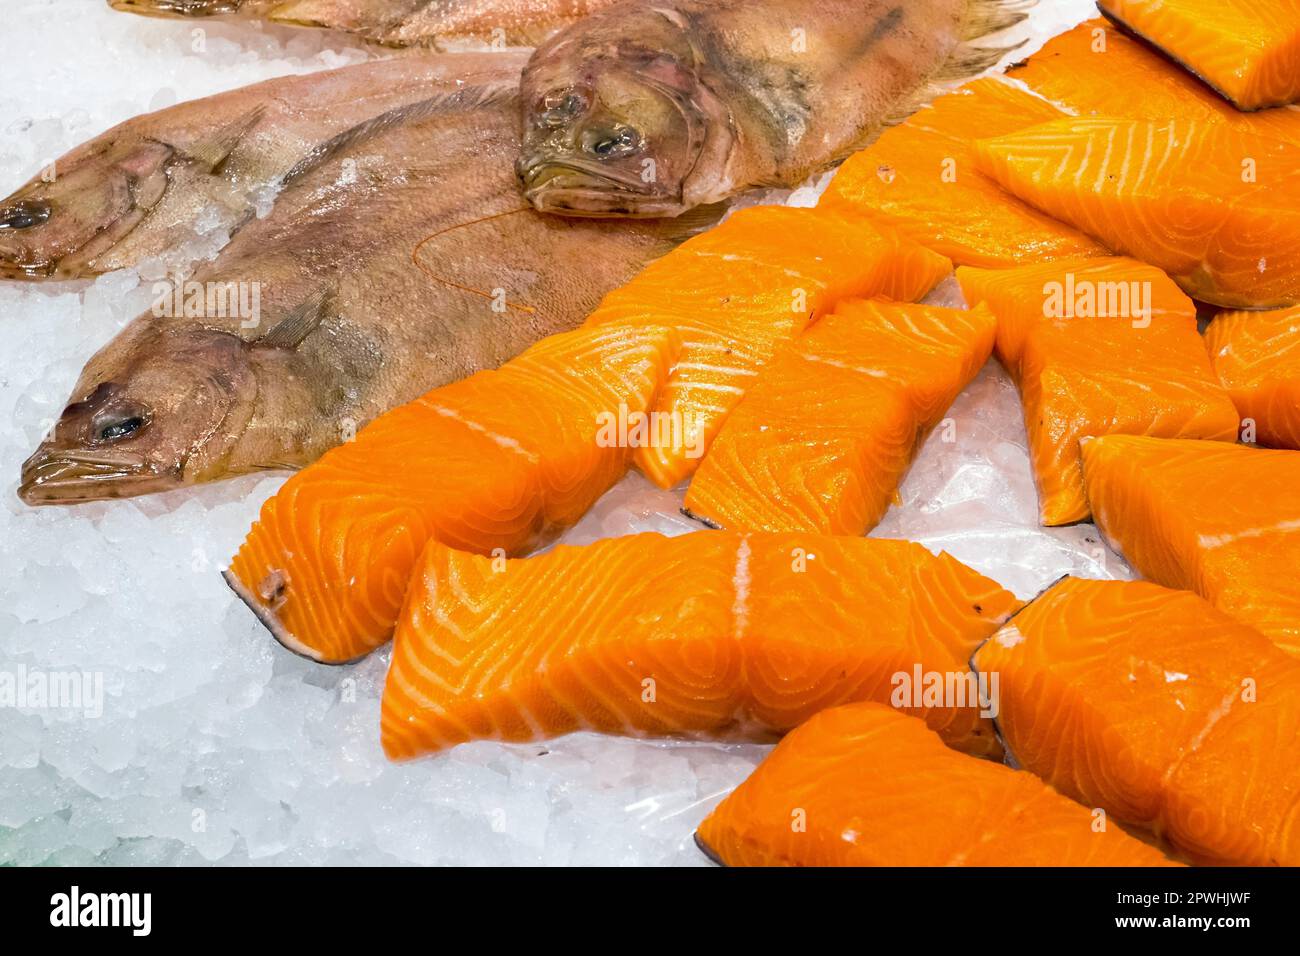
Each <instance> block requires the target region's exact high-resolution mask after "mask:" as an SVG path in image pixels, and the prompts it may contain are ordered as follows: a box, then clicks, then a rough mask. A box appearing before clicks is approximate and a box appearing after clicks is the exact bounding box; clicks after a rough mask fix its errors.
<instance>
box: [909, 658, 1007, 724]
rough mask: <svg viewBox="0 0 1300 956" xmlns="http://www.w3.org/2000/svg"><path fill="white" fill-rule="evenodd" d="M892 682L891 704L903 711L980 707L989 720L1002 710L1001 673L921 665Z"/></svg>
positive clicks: (913, 667)
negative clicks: (942, 669) (924, 666)
mask: <svg viewBox="0 0 1300 956" xmlns="http://www.w3.org/2000/svg"><path fill="white" fill-rule="evenodd" d="M889 683H890V686H891V687H893V690H892V691H891V692H890V695H889V702H890V704H892V705H893V706H894V707H896V708H898V709H900V710H901V709H904V708H925V709H927V710H933V709H940V708H942V709H960V708H966V707H979V708H980V716H981V717H986V718H988V719H989V720H995V719H997V716H998V713H999V712H1000V711H1001V707H1000V705H999V692H998V688H999V685H1000V681H999V677H998V673H997V671H992V672H987V671H981V672H979V673H975V672H974V671H927V670H924V669H923V668H922V667H921V665H920V664H919V663H918V664H914V665H913V666H912V670H911V671H896V672H895V673H894V674H893V676H892V677H890V679H889Z"/></svg>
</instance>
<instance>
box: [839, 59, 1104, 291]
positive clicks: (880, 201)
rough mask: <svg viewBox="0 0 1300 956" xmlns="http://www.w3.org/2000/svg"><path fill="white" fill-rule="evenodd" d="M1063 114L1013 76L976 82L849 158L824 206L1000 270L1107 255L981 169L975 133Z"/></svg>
mask: <svg viewBox="0 0 1300 956" xmlns="http://www.w3.org/2000/svg"><path fill="white" fill-rule="evenodd" d="M1063 115H1065V114H1064V113H1062V111H1061V110H1059V109H1057V108H1056V107H1054V106H1053V105H1052V104H1051V103H1049V102H1047V101H1046V100H1045V99H1043V98H1042V97H1040V96H1035V95H1034V94H1032V93H1027V92H1025V91H1024V90H1022V89H1019V88H1017V87H1015V86H1013V85H1011V84H1009V83H1004V82H1003V81H1001V80H998V79H983V80H976V81H975V82H974V83H970V84H968V85H966V86H964V87H962V88H961V89H959V90H955V91H954V92H952V93H949V94H947V95H945V96H941V97H939V98H938V99H937V100H935V102H934V104H933V105H932V106H931V107H930V108H929V109H924V110H921V111H920V112H919V113H917V114H915V115H914V116H912V117H911V118H910V119H909V120H908V121H907V122H905V123H903V124H902V125H901V126H894V127H891V128H890V129H887V130H885V132H884V133H883V134H881V136H880V138H879V139H878V140H877V141H876V142H875V143H874V144H873V145H871V146H870V147H868V148H867V149H864V150H861V151H860V152H857V153H855V154H854V155H852V156H850V157H849V159H848V160H847V161H846V162H845V163H844V165H843V166H842V167H841V168H840V171H839V172H838V173H836V174H835V178H834V179H832V180H831V183H830V186H828V187H827V189H826V192H825V193H823V194H822V198H821V202H820V203H819V208H824V209H836V210H841V211H843V212H844V213H846V214H853V215H865V216H869V217H871V218H872V219H875V220H880V221H883V222H886V223H888V224H889V225H892V226H894V227H895V228H897V229H898V230H899V231H900V232H902V233H903V234H904V235H906V236H908V237H910V238H912V239H915V240H916V241H917V242H919V243H920V244H921V245H923V246H926V247H927V248H929V249H933V250H934V251H936V252H939V253H942V254H943V255H945V256H947V257H948V258H950V259H951V260H952V261H953V262H955V263H957V264H958V265H973V266H985V267H988V268H994V269H998V268H1005V267H1007V266H1013V265H1019V264H1021V263H1026V262H1040V261H1042V260H1044V259H1059V258H1062V257H1064V256H1093V255H1105V253H1106V250H1105V249H1104V248H1103V247H1102V246H1101V245H1100V244H1099V243H1098V242H1097V241H1096V240H1094V239H1091V238H1089V237H1088V236H1085V235H1084V234H1083V233H1081V232H1079V231H1078V230H1077V229H1075V228H1073V227H1072V226H1067V225H1065V224H1064V223H1062V222H1058V221H1057V220H1055V219H1052V218H1051V217H1050V216H1047V215H1044V214H1043V213H1041V212H1039V211H1038V210H1037V209H1035V208H1033V207H1032V206H1030V205H1028V204H1027V203H1024V202H1021V201H1020V200H1019V199H1017V198H1016V197H1014V196H1012V195H1011V194H1009V193H1007V192H1006V191H1005V190H1003V189H1002V187H1001V186H999V185H998V184H997V183H995V182H994V181H993V180H991V179H990V178H989V177H987V176H985V175H984V174H983V173H982V172H980V171H979V170H978V169H977V168H976V166H975V155H974V143H975V141H976V140H977V139H983V138H986V137H989V136H1001V135H1003V134H1005V133H1013V132H1015V131H1017V130H1021V129H1025V128H1027V127H1030V126H1037V125H1039V124H1041V123H1046V122H1048V121H1049V120H1054V119H1059V118H1060V117H1061V116H1063Z"/></svg>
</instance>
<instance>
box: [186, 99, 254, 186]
mask: <svg viewBox="0 0 1300 956" xmlns="http://www.w3.org/2000/svg"><path fill="white" fill-rule="evenodd" d="M265 112H266V107H265V106H261V105H259V106H255V107H253V108H252V109H251V110H249V111H248V112H247V113H245V114H244V115H243V116H240V117H238V118H236V119H235V120H234V121H233V122H230V123H227V124H226V125H225V126H222V127H221V128H219V129H217V130H216V131H215V132H213V133H212V135H210V136H208V137H206V138H204V139H202V140H200V141H199V142H197V143H194V144H193V145H191V146H187V147H185V148H184V149H183V150H182V152H184V153H185V155H186V156H189V157H191V158H193V159H197V160H198V161H199V162H201V163H203V164H204V165H205V166H207V167H208V169H209V170H210V171H211V172H214V173H215V172H218V171H219V170H220V169H221V166H222V164H223V163H225V161H226V160H227V159H229V158H230V154H231V153H232V152H234V150H235V147H236V146H238V145H239V142H240V140H242V139H243V138H244V137H245V136H247V135H248V133H249V131H250V130H252V128H253V127H254V126H256V125H257V123H258V121H259V120H260V119H261V118H262V114H263V113H265Z"/></svg>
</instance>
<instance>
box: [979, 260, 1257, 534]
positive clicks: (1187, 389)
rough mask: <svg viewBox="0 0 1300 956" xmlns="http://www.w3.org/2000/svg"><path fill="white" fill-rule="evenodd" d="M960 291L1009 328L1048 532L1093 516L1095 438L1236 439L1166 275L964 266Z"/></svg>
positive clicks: (1138, 269)
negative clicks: (1083, 467)
mask: <svg viewBox="0 0 1300 956" xmlns="http://www.w3.org/2000/svg"><path fill="white" fill-rule="evenodd" d="M957 280H958V282H959V283H960V284H961V288H962V292H963V293H964V294H965V296H966V300H967V301H968V302H972V303H975V302H985V303H988V305H989V306H990V307H991V308H992V309H993V312H994V314H995V315H997V317H998V333H997V346H996V352H997V356H998V359H999V361H1001V362H1002V364H1003V365H1004V366H1005V367H1006V368H1007V370H1008V372H1009V373H1010V374H1011V376H1012V378H1013V379H1015V381H1016V384H1017V387H1018V388H1019V389H1020V398H1021V403H1022V404H1023V406H1024V412H1025V428H1026V430H1027V432H1028V436H1029V452H1030V458H1031V460H1032V462H1033V466H1034V480H1035V483H1036V484H1037V486H1038V493H1039V517H1040V519H1041V520H1042V522H1043V524H1045V525H1064V524H1070V523H1073V522H1077V521H1083V520H1086V519H1087V517H1088V515H1089V509H1088V502H1087V500H1086V499H1085V497H1084V492H1083V478H1082V474H1081V472H1080V467H1079V442H1080V440H1081V439H1083V438H1087V437H1091V436H1097V435H1110V434H1132V435H1159V436H1163V437H1168V438H1205V439H1213V440H1218V441H1225V442H1230V441H1234V440H1235V439H1236V437H1237V425H1238V419H1237V412H1236V409H1235V408H1234V406H1233V404H1232V401H1231V399H1230V398H1229V397H1228V394H1227V392H1226V391H1225V390H1224V389H1223V388H1222V387H1220V385H1219V383H1218V381H1217V379H1216V378H1215V376H1214V372H1213V370H1212V369H1211V367H1210V363H1209V362H1208V360H1207V359H1206V356H1205V354H1204V351H1205V349H1204V345H1203V343H1202V341H1201V337H1200V336H1199V335H1198V334H1197V327H1196V308H1195V306H1194V305H1193V304H1192V302H1191V301H1189V300H1188V298H1187V297H1186V296H1185V295H1183V294H1182V293H1181V292H1180V291H1179V290H1178V287H1177V286H1175V285H1174V284H1173V283H1172V282H1171V281H1170V280H1169V278H1168V277H1167V276H1165V275H1164V273H1162V272H1161V271H1160V270H1159V269H1153V268H1152V267H1150V266H1146V265H1143V264H1142V263H1140V262H1135V261H1133V260H1132V259H1122V258H1105V259H1069V260H1058V261H1056V262H1051V263H1044V264H1042V265H1033V266H1022V267H1020V268H1017V269H1007V270H998V271H992V270H985V269H974V268H969V267H963V268H961V269H958V270H957ZM1147 312H1149V315H1148V314H1146V313H1147Z"/></svg>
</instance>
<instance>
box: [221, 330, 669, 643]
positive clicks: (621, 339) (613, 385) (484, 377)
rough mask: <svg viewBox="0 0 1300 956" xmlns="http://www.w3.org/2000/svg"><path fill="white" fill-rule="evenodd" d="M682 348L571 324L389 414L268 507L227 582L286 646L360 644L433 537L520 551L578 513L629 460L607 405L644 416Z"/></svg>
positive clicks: (389, 620) (646, 334)
mask: <svg viewBox="0 0 1300 956" xmlns="http://www.w3.org/2000/svg"><path fill="white" fill-rule="evenodd" d="M676 353H677V339H676V336H675V334H674V333H673V332H672V331H671V330H668V329H662V328H654V327H651V326H640V327H626V326H602V327H599V328H593V329H586V330H579V331H576V332H569V333H564V334H560V335H555V336H551V337H550V338H547V339H544V340H543V341H541V342H539V343H538V344H537V345H535V346H533V347H532V348H531V349H529V350H528V351H526V352H525V353H524V354H523V355H521V356H519V357H518V358H516V359H514V360H512V361H510V362H508V363H506V364H505V365H504V366H503V367H502V368H500V369H498V370H496V371H486V372H480V373H478V374H476V375H473V376H471V377H469V378H467V379H464V380H462V381H460V382H456V383H453V384H451V385H447V386H444V387H442V388H438V389H434V390H433V391H431V392H429V393H428V394H426V395H425V396H423V397H422V398H420V399H418V400H416V401H414V402H410V403H408V404H406V405H403V406H401V407H399V408H396V409H394V410H393V411H391V412H389V413H388V414H386V415H382V416H380V417H379V418H378V419H376V420H375V421H374V422H373V423H371V424H370V425H369V426H368V427H366V428H364V429H362V431H361V432H360V434H358V435H357V437H356V440H355V441H353V442H349V443H346V444H343V445H340V446H338V447H337V448H335V449H334V450H333V451H331V452H329V453H328V454H326V455H325V456H324V457H323V458H322V459H321V460H320V461H319V462H317V463H316V464H315V465H313V466H312V467H310V468H307V469H305V470H303V471H301V472H299V473H298V474H296V475H294V476H293V477H292V478H290V479H289V481H288V482H286V483H285V485H284V487H283V488H281V489H280V491H279V492H278V493H277V494H276V495H275V496H274V497H272V498H271V499H269V500H268V501H267V502H266V503H265V504H264V505H263V506H262V513H261V516H260V517H259V518H258V520H257V522H256V523H255V524H254V525H253V527H252V529H251V530H250V531H249V533H248V537H247V539H246V540H245V541H244V544H243V546H242V547H241V548H240V549H239V553H238V554H237V555H235V557H234V559H233V560H232V561H231V564H230V570H229V571H228V572H226V580H227V581H228V582H229V584H230V585H231V587H232V588H234V590H235V592H236V593H237V594H238V595H239V596H240V597H241V598H242V599H243V600H244V602H245V603H247V604H248V606H249V607H250V608H252V609H253V611H254V612H255V613H256V614H257V615H258V617H259V618H260V619H261V620H262V622H263V623H264V624H265V625H266V626H267V627H268V629H270V630H271V632H272V634H274V635H275V637H276V638H277V639H278V640H279V641H280V642H281V643H282V644H284V645H285V646H286V647H288V648H289V649H290V650H292V651H295V652H296V653H299V654H302V655H304V656H306V657H310V658H312V659H314V660H318V661H323V662H326V663H342V662H345V661H349V660H352V659H355V658H357V657H359V656H361V655H364V654H366V653H367V652H369V651H371V650H373V649H374V648H376V647H378V646H379V645H380V644H382V643H384V642H385V641H387V640H388V639H389V637H390V636H391V635H392V631H393V625H394V623H395V622H396V621H397V613H398V610H399V608H400V606H401V602H402V598H403V595H404V594H405V592H406V585H407V582H408V580H409V579H410V577H411V572H412V570H413V569H414V568H415V565H416V559H417V558H418V557H419V555H420V551H421V550H422V549H423V548H424V546H425V544H426V543H427V542H428V541H429V540H430V539H431V538H437V539H439V540H442V541H446V542H448V543H449V544H452V545H455V546H456V547H460V548H467V549H471V550H474V551H480V552H483V553H497V554H500V555H505V554H516V553H519V552H521V551H524V550H527V549H529V548H531V547H534V546H536V545H537V544H538V543H540V542H542V541H544V540H545V539H546V538H547V537H548V536H549V535H551V534H553V533H554V532H556V531H557V530H559V529H562V528H564V527H566V526H567V525H570V524H572V523H574V522H576V521H577V520H578V519H579V518H580V517H581V516H582V515H583V514H584V513H585V512H586V510H587V509H588V508H589V507H590V506H591V505H592V504H593V503H594V502H595V501H596V499H597V498H599V497H600V495H602V494H603V493H604V492H605V491H606V490H607V489H608V488H609V487H610V486H611V485H613V484H614V483H615V482H616V481H618V479H619V478H620V477H622V475H623V474H624V473H625V472H626V470H627V467H628V464H629V462H630V455H631V452H630V450H629V449H628V448H626V447H624V446H620V445H617V444H609V443H603V442H601V441H600V440H599V431H600V427H601V426H600V424H599V422H600V420H601V416H602V415H607V414H616V413H617V411H618V410H619V409H620V408H621V409H623V410H625V411H626V412H627V413H628V414H633V413H641V414H644V413H645V411H646V410H647V409H648V408H649V407H650V403H651V402H652V401H653V399H654V396H655V394H656V392H657V391H658V389H659V387H660V383H661V382H663V381H664V380H665V379H666V378H667V376H668V370H669V368H671V366H672V362H673V360H674V358H675V356H676Z"/></svg>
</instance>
